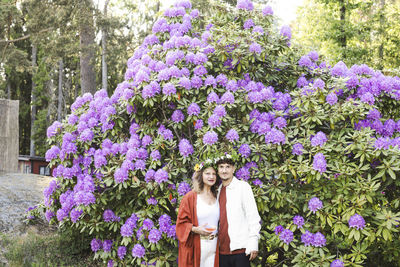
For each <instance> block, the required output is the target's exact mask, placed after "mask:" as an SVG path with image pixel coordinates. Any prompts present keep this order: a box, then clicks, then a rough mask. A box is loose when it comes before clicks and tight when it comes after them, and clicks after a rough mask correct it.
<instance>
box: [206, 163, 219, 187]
mask: <svg viewBox="0 0 400 267" xmlns="http://www.w3.org/2000/svg"><path fill="white" fill-rule="evenodd" d="M216 181H217V173H216V172H215V170H214V168H213V167H208V168H207V169H205V170H204V171H203V183H204V185H208V186H213V185H214V184H215V182H216Z"/></svg>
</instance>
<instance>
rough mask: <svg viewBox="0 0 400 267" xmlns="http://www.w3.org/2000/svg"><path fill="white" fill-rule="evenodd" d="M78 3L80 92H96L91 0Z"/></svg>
mask: <svg viewBox="0 0 400 267" xmlns="http://www.w3.org/2000/svg"><path fill="white" fill-rule="evenodd" d="M79 3H80V12H81V14H80V21H79V22H80V26H79V28H80V33H79V39H80V50H81V51H80V69H81V79H80V80H81V88H82V94H85V93H91V94H94V93H95V92H96V73H95V71H94V55H95V49H96V47H95V42H94V38H95V30H94V21H93V10H92V8H93V2H92V0H87V1H83V0H82V1H79Z"/></svg>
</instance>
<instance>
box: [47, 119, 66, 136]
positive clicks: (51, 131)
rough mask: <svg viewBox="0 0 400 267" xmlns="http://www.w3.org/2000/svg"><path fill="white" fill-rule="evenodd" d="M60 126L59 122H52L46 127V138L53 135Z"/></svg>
mask: <svg viewBox="0 0 400 267" xmlns="http://www.w3.org/2000/svg"><path fill="white" fill-rule="evenodd" d="M62 128H63V127H62V124H61V122H58V121H55V122H53V124H52V125H51V126H49V128H47V138H51V137H53V136H55V135H56V134H57V133H58V132H59V131H60V130H61V129H62Z"/></svg>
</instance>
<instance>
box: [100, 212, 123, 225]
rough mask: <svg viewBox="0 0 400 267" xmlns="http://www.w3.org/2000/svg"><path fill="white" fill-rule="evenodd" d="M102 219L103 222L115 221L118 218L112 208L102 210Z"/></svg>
mask: <svg viewBox="0 0 400 267" xmlns="http://www.w3.org/2000/svg"><path fill="white" fill-rule="evenodd" d="M103 220H104V221H105V222H115V221H119V220H120V218H119V217H118V216H116V215H115V214H114V212H113V211H112V210H105V211H104V212H103Z"/></svg>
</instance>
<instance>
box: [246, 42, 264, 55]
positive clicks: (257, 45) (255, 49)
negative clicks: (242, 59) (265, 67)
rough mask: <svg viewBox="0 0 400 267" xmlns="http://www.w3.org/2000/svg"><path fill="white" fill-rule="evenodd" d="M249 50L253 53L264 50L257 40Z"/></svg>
mask: <svg viewBox="0 0 400 267" xmlns="http://www.w3.org/2000/svg"><path fill="white" fill-rule="evenodd" d="M249 51H250V52H251V53H256V54H260V53H261V51H262V48H261V45H259V44H258V43H256V42H253V43H251V45H250V47H249Z"/></svg>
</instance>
